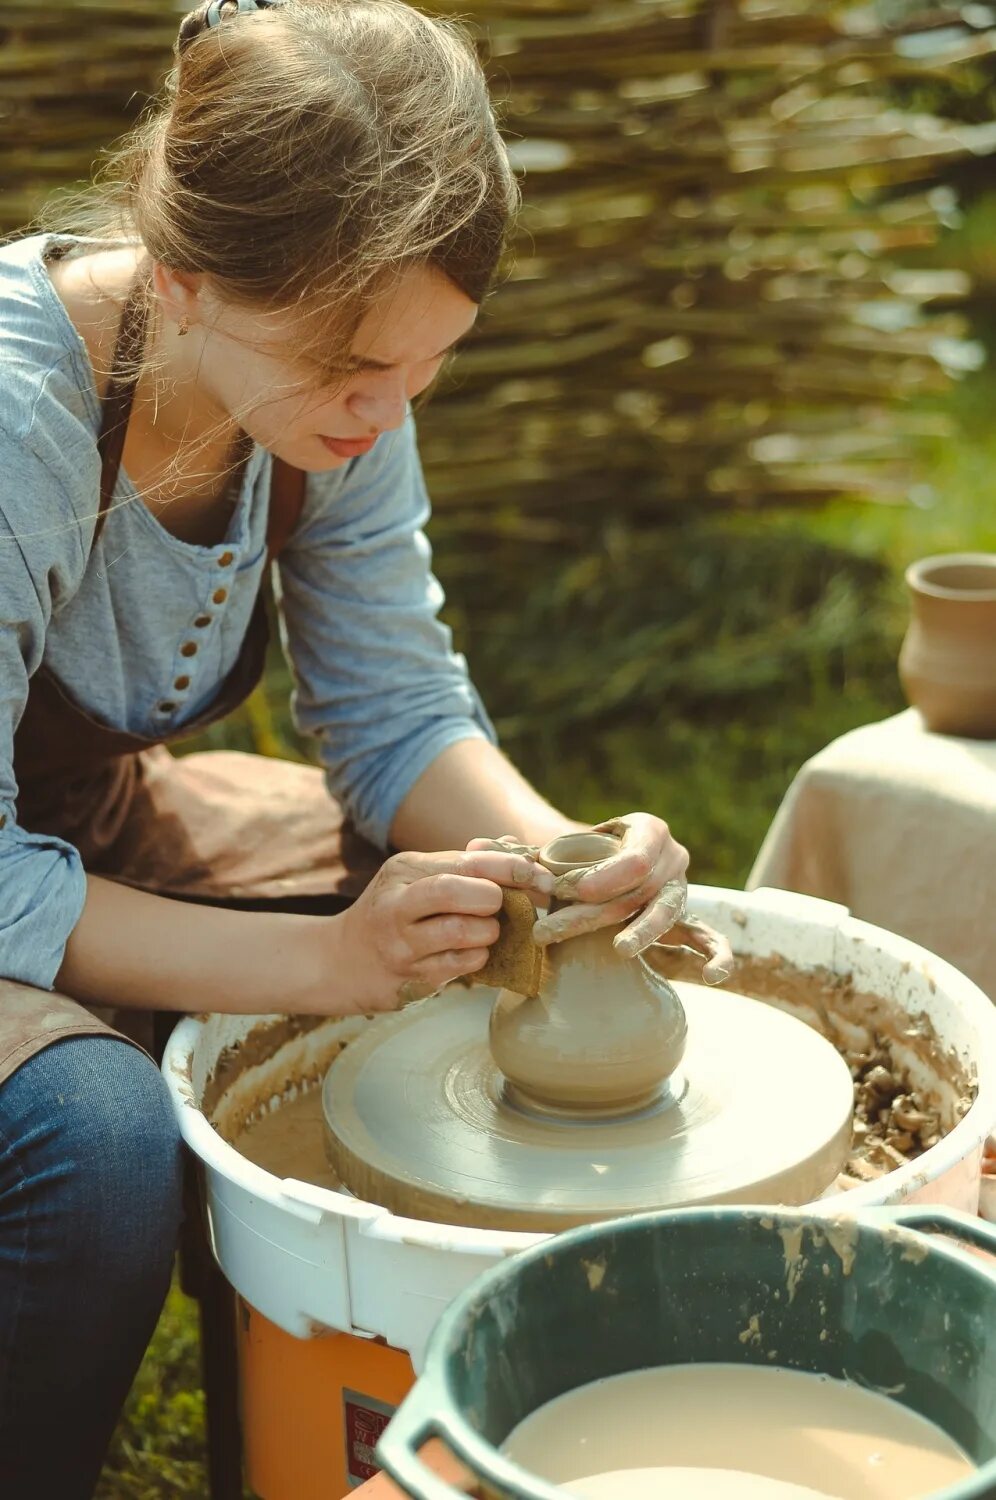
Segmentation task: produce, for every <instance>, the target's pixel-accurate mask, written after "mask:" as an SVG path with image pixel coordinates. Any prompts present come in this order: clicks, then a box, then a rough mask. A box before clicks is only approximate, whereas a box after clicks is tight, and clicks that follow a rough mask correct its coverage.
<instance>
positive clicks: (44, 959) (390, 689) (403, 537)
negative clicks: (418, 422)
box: [0, 236, 494, 987]
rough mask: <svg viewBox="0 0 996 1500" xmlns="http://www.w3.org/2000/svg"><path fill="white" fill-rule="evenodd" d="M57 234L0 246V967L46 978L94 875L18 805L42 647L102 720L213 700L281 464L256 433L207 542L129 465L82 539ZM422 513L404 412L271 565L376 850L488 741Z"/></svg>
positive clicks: (198, 706)
mask: <svg viewBox="0 0 996 1500" xmlns="http://www.w3.org/2000/svg"><path fill="white" fill-rule="evenodd" d="M50 240H51V237H50V236H34V237H31V238H27V239H23V240H20V241H17V242H15V243H14V244H12V245H9V246H6V247H4V248H3V249H2V250H0V474H2V476H3V482H2V484H0V978H6V979H16V980H21V981H23V982H25V983H28V984H35V985H40V986H45V987H51V985H52V984H53V982H54V979H55V976H56V974H57V972H58V970H59V967H60V965H61V963H62V958H63V953H64V949H65V944H66V941H67V939H68V937H69V934H70V932H71V931H72V929H73V927H74V926H75V924H76V922H77V921H78V920H79V916H80V913H81V911H82V908H83V901H84V897H85V889H86V887H85V876H84V873H83V869H82V866H81V862H80V859H79V855H78V854H77V852H76V850H75V849H74V848H72V846H70V845H69V844H67V843H64V842H62V841H60V840H58V839H55V838H50V837H45V836H42V835H37V834H33V833H31V832H30V831H28V830H25V829H23V828H21V827H20V826H19V825H18V822H17V788H16V785H15V780H14V774H13V764H12V760H13V734H14V729H15V726H16V724H17V723H18V721H19V719H20V716H21V712H22V710H23V706H24V703H25V701H26V697H27V693H28V690H29V684H30V678H31V676H32V674H33V673H34V672H35V671H36V670H37V668H38V667H39V665H41V664H42V662H44V664H45V666H46V667H47V668H48V669H49V670H50V671H51V672H52V673H53V674H54V675H55V676H56V677H57V678H58V679H59V680H60V681H61V682H62V683H64V684H65V686H66V688H67V689H68V690H69V692H70V693H71V694H72V696H73V697H74V698H75V699H76V700H77V702H79V703H80V705H81V707H83V708H84V709H85V710H86V711H88V712H89V713H90V714H91V715H93V716H94V717H95V718H97V719H99V720H101V721H102V722H104V723H106V724H108V725H110V726H112V727H114V728H117V729H123V730H126V731H127V732H129V733H132V734H138V735H144V736H147V737H148V738H150V739H155V738H157V737H162V736H163V735H172V734H173V733H174V732H175V731H177V730H178V729H180V728H182V726H183V725H184V724H185V723H186V722H188V721H189V720H191V719H193V718H194V717H195V716H196V715H197V714H199V713H200V712H201V711H202V710H203V709H205V708H206V707H208V706H209V704H210V703H211V701H212V700H213V698H214V697H215V695H216V693H217V691H218V688H219V686H220V685H221V682H222V680H223V679H224V677H225V676H226V674H227V673H228V671H229V670H230V669H231V667H232V666H233V665H234V663H235V660H236V657H237V656H238V654H239V650H240V648H241V645H242V641H243V638H244V636H245V633H246V630H247V628H248V624H249V618H250V615H251V613H252V609H253V605H254V602H255V599H256V596H257V593H258V591H259V587H260V584H261V581H262V576H263V572H264V570H265V567H266V522H267V511H268V504H269V486H270V467H271V461H270V457H269V455H268V454H267V453H266V452H264V450H262V449H261V448H259V447H256V448H254V449H253V451H252V453H251V455H250V457H249V460H248V463H247V465H246V469H245V472H244V474H243V478H242V487H241V493H240V496H239V500H238V504H237V506H236V509H235V512H234V514H233V516H232V519H231V522H230V525H229V529H228V534H227V536H226V537H225V538H224V540H223V542H222V543H220V544H219V545H218V546H214V547H201V546H196V545H194V544H192V543H189V542H184V541H180V540H179V539H178V538H177V537H174V536H172V535H171V534H170V533H169V532H168V531H166V530H164V529H163V527H162V526H161V525H160V524H159V522H158V521H157V520H156V518H155V516H154V515H153V514H152V512H151V511H150V510H149V509H148V508H147V507H146V506H145V505H144V504H143V503H142V501H141V500H140V499H139V498H138V497H137V495H136V493H135V490H134V489H133V488H132V486H131V484H130V483H129V480H128V477H127V475H126V474H125V473H124V471H122V472H121V474H120V475H119V478H118V484H117V488H116V490H115V493H114V504H113V507H112V509H111V510H110V513H109V514H108V517H107V521H106V524H105V526H104V529H103V532H102V533H101V536H100V538H99V540H98V541H97V543H96V545H94V542H93V536H94V527H95V521H96V511H97V506H98V496H99V486H100V460H99V457H98V454H97V447H96V440H97V433H98V431H99V427H100V406H99V401H98V398H97V392H96V388H95V385H94V378H93V371H92V369H91V366H90V362H89V359H88V356H87V352H86V348H85V346H84V344H83V342H82V340H81V339H80V337H79V335H78V334H77V332H76V330H75V328H74V327H73V324H72V322H71V321H70V319H69V317H68V314H67V313H66V311H65V308H64V307H63V304H62V302H61V301H60V299H59V297H58V295H57V293H56V291H55V288H54V287H53V285H52V283H51V280H50V279H49V275H48V272H47V270H46V267H45V264H44V260H43V254H44V251H45V247H46V244H47V243H49V242H50ZM428 515H429V504H428V499H427V497H426V493H425V486H424V484H423V481H422V474H421V468H420V465H419V461H418V453H417V448H416V442H415V431H414V425H413V422H412V419H411V417H409V418H408V420H407V421H406V422H405V424H404V426H403V427H401V428H400V429H398V431H396V432H392V433H385V434H384V435H383V436H382V437H381V438H379V439H378V441H377V442H376V444H375V445H374V447H373V448H372V449H371V451H370V452H369V453H368V454H365V455H363V456H362V457H360V458H357V459H353V460H352V461H351V462H350V463H348V464H346V465H344V466H343V467H342V468H341V469H338V470H335V471H333V472H331V473H327V474H321V475H312V476H309V478H308V482H307V488H306V496H305V504H304V509H303V511H302V515H301V519H300V521H299V523H298V526H297V529H296V531H295V533H294V535H293V536H292V537H291V538H290V540H289V542H288V543H287V545H286V547H285V549H284V551H283V552H282V553H281V556H280V561H279V564H278V593H279V598H280V609H281V618H282V635H283V640H284V646H285V650H286V652H287V655H288V657H289V658H290V661H291V663H292V666H293V669H294V675H295V679H296V682H297V690H296V692H295V694H294V699H293V708H294V716H295V720H296V723H297V724H298V727H299V728H300V729H302V730H303V731H305V732H310V733H312V734H314V735H315V736H316V737H317V743H318V748H319V754H320V756H321V760H322V763H323V765H324V767H325V772H326V777H327V780H328V784H329V787H330V790H331V791H332V792H333V793H334V794H335V796H336V797H338V798H339V800H340V801H341V802H342V803H343V804H344V806H345V807H346V808H347V810H348V811H349V813H350V815H351V816H352V818H353V820H354V822H355V823H356V824H357V826H358V828H359V830H360V831H361V832H362V833H363V834H365V835H366V837H367V838H369V839H370V840H371V841H372V842H373V843H375V844H378V845H380V847H382V848H383V847H385V845H386V843H387V838H388V830H389V829H390V826H391V823H392V821H393V818H394V815H395V813H396V811H397V809H398V808H399V806H400V805H401V803H402V802H403V801H404V798H405V796H406V795H407V793H408V792H409V791H410V790H411V788H412V786H413V785H414V783H415V782H416V781H417V779H418V778H419V776H420V775H421V774H422V772H423V771H424V770H426V768H427V767H428V766H429V765H430V764H431V763H432V761H434V760H435V759H436V757H437V756H438V755H439V754H440V753H441V752H442V751H443V750H445V749H446V748H447V747H448V746H449V745H451V744H454V743H456V742H457V741H458V740H462V739H468V738H489V739H493V737H494V735H493V730H492V728H491V725H490V723H489V721H488V718H487V715H486V713H485V711H484V709H483V707H482V705H481V703H480V699H479V698H478V695H477V693H476V691H475V690H474V687H473V685H472V683H471V682H470V679H469V677H468V674H467V668H466V664H465V662H464V660H463V658H462V657H461V656H459V655H457V654H456V653H454V651H453V650H452V646H451V641H450V635H449V631H448V630H447V629H446V627H445V626H443V625H442V624H441V623H440V621H439V619H438V618H437V616H438V611H439V608H440V606H441V604H442V602H443V599H442V592H441V590H440V588H439V585H438V583H437V582H436V580H435V579H434V577H433V576H432V572H431V554H430V550H429V545H428V542H427V540H426V538H425V536H424V533H423V531H422V528H423V526H424V525H425V522H426V520H427V518H428ZM91 549H92V554H91Z"/></svg>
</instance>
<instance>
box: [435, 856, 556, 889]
mask: <svg viewBox="0 0 996 1500" xmlns="http://www.w3.org/2000/svg"><path fill="white" fill-rule="evenodd" d="M440 873H450V874H454V875H465V876H471V877H476V878H478V879H481V880H493V881H494V882H495V884H496V885H502V886H508V887H510V888H511V889H512V890H524V891H528V890H536V891H542V892H543V893H544V894H549V892H550V891H552V890H553V876H552V875H551V874H550V872H549V870H545V869H544V868H543V866H542V865H540V864H537V863H536V861H535V860H534V859H532V858H531V857H530V856H529V855H528V854H515V853H513V852H511V851H509V850H506V849H471V850H468V851H467V852H466V853H464V854H459V855H457V856H456V857H455V858H452V857H450V856H447V862H446V864H445V866H444V868H443V870H441V871H440Z"/></svg>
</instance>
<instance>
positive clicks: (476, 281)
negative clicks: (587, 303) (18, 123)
mask: <svg viewBox="0 0 996 1500" xmlns="http://www.w3.org/2000/svg"><path fill="white" fill-rule="evenodd" d="M209 9H210V4H204V5H202V6H200V7H199V9H197V10H195V11H193V12H191V14H190V15H188V16H186V17H185V18H184V21H183V23H182V25H181V27H180V35H179V38H178V41H177V46H176V63H175V66H174V67H173V69H172V71H171V73H170V74H169V77H168V78H167V80H166V84H165V92H164V96H163V98H162V99H161V100H160V101H159V102H158V103H157V105H156V106H155V107H154V108H153V109H152V111H151V112H150V113H149V114H148V115H147V116H146V117H145V118H144V119H143V120H142V121H141V122H140V123H139V124H138V125H137V126H136V127H135V128H134V129H133V130H132V131H131V133H130V134H129V135H128V136H127V137H126V139H125V141H124V143H123V145H122V146H121V147H120V148H119V149H118V150H117V151H116V153H115V154H114V156H113V157H112V159H111V162H110V165H109V167H108V168H106V169H105V170H104V171H103V172H102V174H101V176H100V179H99V180H98V183H97V185H96V187H95V188H94V189H93V190H92V192H91V196H90V199H89V207H88V209H87V210H86V212H85V213H84V215H83V216H82V219H81V218H80V216H79V215H77V222H76V224H75V225H74V227H76V228H78V229H81V230H83V231H84V232H85V233H87V234H90V235H96V236H97V237H99V238H108V239H116V238H119V237H128V238H133V237H135V236H137V237H138V238H139V239H140V240H141V241H142V243H143V244H144V245H145V247H146V249H147V250H148V251H149V253H150V255H151V256H153V257H154V258H155V259H156V260H158V261H160V262H162V263H163V264H164V265H166V266H168V267H170V268H172V269H173V270H177V271H187V272H199V273H202V274H205V275H206V276H207V277H208V278H210V280H211V282H212V283H213V284H215V285H216V287H217V290H218V292H219V293H220V295H221V296H223V297H224V298H225V299H227V300H229V301H232V302H235V303H237V304H242V305H244V306H247V307H252V308H264V307H265V308H267V309H272V310H276V311H287V310H290V311H297V312H299V313H300V314H301V317H300V320H299V327H300V338H297V337H296V338H295V349H296V350H297V351H298V352H299V353H300V354H301V355H303V356H304V357H308V356H309V355H310V356H312V357H315V358H318V359H319V360H320V361H321V363H323V364H334V363H335V360H336V358H338V357H341V355H342V353H343V351H344V348H345V347H346V345H348V342H349V339H350V338H351V336H352V333H353V331H354V330H355V328H356V325H357V324H358V322H359V321H360V319H361V318H362V317H363V314H364V312H365V311H366V310H367V309H368V308H369V306H370V304H371V302H372V300H373V298H375V297H376V296H377V295H378V293H379V292H380V291H381V290H382V288H383V287H384V286H385V284H386V283H387V282H388V281H389V280H390V278H391V277H393V276H396V275H398V274H399V273H401V272H403V271H404V270H405V269H407V268H408V267H410V266H412V265H426V264H427V265H431V266H434V267H438V269H439V270H441V271H443V272H444V273H445V274H446V275H447V276H448V277H449V278H450V279H451V280H452V281H453V282H454V283H455V285H456V286H458V287H459V288H460V289H461V291H463V292H464V293H465V294H466V295H467V296H468V297H470V298H471V299H472V300H473V301H474V302H481V301H482V300H483V298H484V296H485V294H486V292H487V290H488V287H489V285H490V283H491V281H492V279H493V277H494V274H495V270H496V267H497V265H498V261H499V257H500V255H501V251H502V247H503V243H504V238H505V234H506V230H507V227H508V223H509V221H510V218H511V214H512V212H513V210H514V207H515V201H516V188H515V184H514V179H513V177H512V174H511V171H510V168H509V165H508V160H507V157H506V154H505V149H504V146H503V144H502V142H501V138H500V136H499V134H498V130H497V127H496V124H495V120H494V116H493V114H492V110H491V106H490V103H489V100H488V94H487V88H486V85H485V81H484V76H483V74H482V71H481V68H480V66H479V64H478V61H477V58H476V55H475V52H474V49H473V46H472V44H471V43H470V41H469V40H468V38H467V36H466V35H465V34H464V32H463V31H462V29H461V28H460V27H458V26H457V25H455V24H454V23H453V22H450V21H444V20H438V19H432V18H430V17H427V16H424V15H422V14H421V13H420V12H418V11H416V10H413V9H412V8H411V7H410V6H408V5H406V4H404V3H403V0H285V3H283V4H274V5H271V6H268V7H267V8H265V9H263V8H261V9H258V10H254V11H252V12H247V11H245V10H242V9H239V10H235V9H234V8H229V7H223V8H222V10H221V21H220V24H215V25H211V26H209V25H208V11H209ZM217 14H218V12H217V9H216V11H215V15H216V16H217Z"/></svg>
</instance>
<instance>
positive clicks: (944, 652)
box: [899, 552, 996, 740]
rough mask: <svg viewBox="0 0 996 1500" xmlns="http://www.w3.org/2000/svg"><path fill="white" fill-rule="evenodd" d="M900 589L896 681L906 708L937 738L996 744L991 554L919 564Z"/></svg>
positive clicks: (995, 599) (995, 594) (994, 559)
mask: <svg viewBox="0 0 996 1500" xmlns="http://www.w3.org/2000/svg"><path fill="white" fill-rule="evenodd" d="M906 582H907V584H908V585H909V590H910V595H911V599H912V615H911V619H910V625H909V629H908V631H907V632H906V639H905V640H904V641H903V645H902V649H901V651H900V653H899V677H900V680H901V682H902V684H903V691H904V692H905V694H906V697H907V699H908V701H909V702H910V703H911V704H912V705H913V706H914V708H918V709H919V710H920V712H921V714H922V715H923V718H924V721H925V723H926V725H927V728H928V729H932V730H934V731H935V733H937V734H955V735H966V736H969V737H970V738H973V739H984V740H988V739H996V553H990V552H961V553H958V552H954V553H950V554H949V555H948V556H942V557H925V558H923V559H922V560H921V561H920V562H915V563H913V564H912V565H911V566H910V567H909V568H908V569H907V570H906Z"/></svg>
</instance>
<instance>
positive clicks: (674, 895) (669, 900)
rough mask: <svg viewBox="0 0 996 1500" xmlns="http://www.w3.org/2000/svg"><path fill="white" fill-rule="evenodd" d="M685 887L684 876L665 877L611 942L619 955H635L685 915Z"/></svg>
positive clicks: (660, 936)
mask: <svg viewBox="0 0 996 1500" xmlns="http://www.w3.org/2000/svg"><path fill="white" fill-rule="evenodd" d="M687 899H688V887H687V885H686V884H685V882H684V880H669V881H668V882H667V884H666V885H664V886H663V887H662V888H661V890H660V891H658V893H657V895H656V896H655V897H654V899H653V900H652V901H651V902H650V903H649V905H648V906H647V907H646V908H645V910H644V911H643V912H641V914H640V916H639V917H638V918H637V919H636V921H635V922H631V923H630V925H629V926H628V927H627V928H625V929H624V931H622V932H620V933H619V934H618V935H617V936H616V937H615V938H614V940H613V943H612V946H613V948H615V950H616V952H617V953H618V954H619V956H620V958H635V957H636V955H637V954H638V953H642V952H643V950H644V949H645V948H649V947H650V946H651V944H653V943H656V942H657V941H658V939H659V938H662V937H663V936H664V934H665V933H666V932H670V930H671V928H672V927H673V926H674V924H675V923H676V922H680V921H681V918H682V917H683V916H684V915H685V902H686V901H687Z"/></svg>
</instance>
